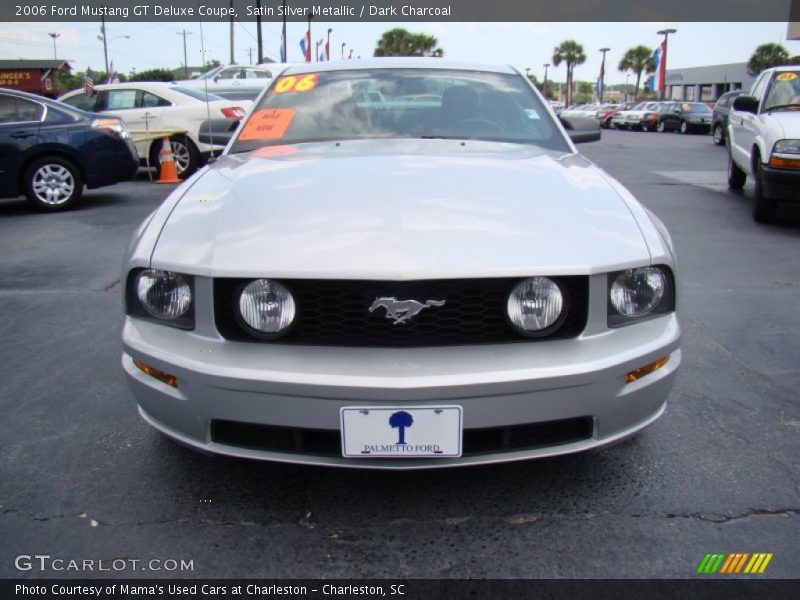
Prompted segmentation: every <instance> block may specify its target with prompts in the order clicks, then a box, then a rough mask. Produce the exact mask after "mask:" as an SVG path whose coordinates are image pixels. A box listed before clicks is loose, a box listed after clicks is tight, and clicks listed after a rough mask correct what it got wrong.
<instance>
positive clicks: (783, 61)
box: [747, 44, 792, 77]
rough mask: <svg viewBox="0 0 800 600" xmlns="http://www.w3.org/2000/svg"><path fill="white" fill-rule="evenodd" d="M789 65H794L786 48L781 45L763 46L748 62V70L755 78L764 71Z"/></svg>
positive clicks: (757, 49)
mask: <svg viewBox="0 0 800 600" xmlns="http://www.w3.org/2000/svg"><path fill="white" fill-rule="evenodd" d="M788 64H792V63H791V58H789V53H788V52H787V51H786V48H784V47H783V46H781V45H780V44H761V45H760V46H759V47H758V48H756V51H755V52H753V55H752V56H751V57H750V60H748V61H747V70H748V71H749V72H750V75H752V76H753V77H755V76H756V75H758V74H759V73H761V71H763V70H764V69H769V68H770V67H780V66H781V65H788Z"/></svg>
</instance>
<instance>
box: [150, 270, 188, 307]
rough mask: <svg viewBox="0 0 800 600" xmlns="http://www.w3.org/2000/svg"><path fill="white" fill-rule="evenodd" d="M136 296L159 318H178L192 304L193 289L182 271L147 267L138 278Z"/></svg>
mask: <svg viewBox="0 0 800 600" xmlns="http://www.w3.org/2000/svg"><path fill="white" fill-rule="evenodd" d="M136 297H137V298H139V302H141V303H142V306H143V307H144V309H145V310H146V311H147V312H149V313H150V314H151V315H152V316H154V317H156V318H158V319H177V318H178V317H182V316H183V315H185V314H186V311H188V310H189V306H190V305H191V304H192V289H191V288H190V287H189V282H187V281H186V278H185V277H184V276H183V275H181V274H180V273H172V272H171V271H161V270H159V269H145V270H144V271H142V272H141V273H139V276H138V277H137V278H136Z"/></svg>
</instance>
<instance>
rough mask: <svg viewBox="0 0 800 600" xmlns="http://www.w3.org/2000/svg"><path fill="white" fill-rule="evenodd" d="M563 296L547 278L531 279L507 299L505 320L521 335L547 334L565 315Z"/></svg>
mask: <svg viewBox="0 0 800 600" xmlns="http://www.w3.org/2000/svg"><path fill="white" fill-rule="evenodd" d="M565 304H566V303H565V302H564V293H563V292H562V291H561V288H560V287H559V285H558V284H557V283H556V282H555V281H553V280H552V279H549V278H547V277H530V278H529V279H526V280H525V281H522V282H520V283H519V284H517V286H516V287H515V288H514V289H513V290H511V293H510V294H509V296H508V302H507V311H508V318H509V320H510V321H511V323H512V324H513V325H514V327H515V328H516V329H517V330H518V331H519V332H520V333H522V334H524V335H529V336H534V337H536V336H540V335H547V334H548V333H550V332H551V331H552V330H553V329H555V328H556V327H558V325H560V324H561V323H562V322H563V320H564V317H565V316H566V311H565V310H564V306H565Z"/></svg>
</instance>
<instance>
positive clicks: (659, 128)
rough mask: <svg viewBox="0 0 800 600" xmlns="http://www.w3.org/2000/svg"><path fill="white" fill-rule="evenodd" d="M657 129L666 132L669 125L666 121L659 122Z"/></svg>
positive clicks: (659, 131)
mask: <svg viewBox="0 0 800 600" xmlns="http://www.w3.org/2000/svg"><path fill="white" fill-rule="evenodd" d="M656 131H658V133H666V131H667V126H666V125H665V124H664V121H659V122H658V125H656Z"/></svg>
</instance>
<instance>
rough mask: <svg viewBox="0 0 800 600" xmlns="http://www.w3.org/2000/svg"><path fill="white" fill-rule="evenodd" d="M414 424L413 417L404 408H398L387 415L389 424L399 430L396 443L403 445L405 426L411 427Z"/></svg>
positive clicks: (404, 441)
mask: <svg viewBox="0 0 800 600" xmlns="http://www.w3.org/2000/svg"><path fill="white" fill-rule="evenodd" d="M413 424H414V418H413V417H412V416H411V415H410V414H409V413H407V412H406V411H404V410H398V411H397V412H396V413H392V416H391V417H389V426H390V427H392V428H394V429H398V430H399V432H398V433H399V438H398V440H397V443H398V445H400V444H402V445H405V443H406V427H411V426H412V425H413Z"/></svg>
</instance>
